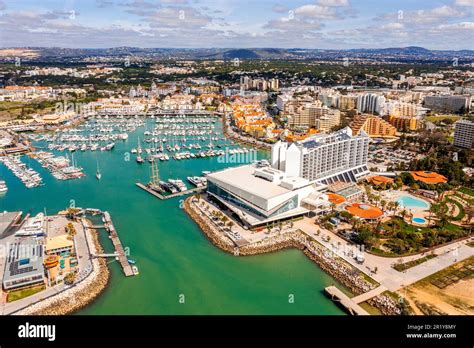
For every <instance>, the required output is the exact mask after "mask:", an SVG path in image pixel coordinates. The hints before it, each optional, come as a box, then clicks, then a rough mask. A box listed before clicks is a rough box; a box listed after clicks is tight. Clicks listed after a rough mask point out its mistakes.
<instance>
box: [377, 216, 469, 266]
mask: <svg viewBox="0 0 474 348" xmlns="http://www.w3.org/2000/svg"><path fill="white" fill-rule="evenodd" d="M381 228H382V230H384V231H385V232H384V233H383V234H381V235H374V237H375V238H376V242H375V243H374V247H373V248H372V249H370V251H371V252H374V253H375V254H378V255H383V256H403V255H409V254H412V253H418V252H422V251H424V250H427V249H428V248H430V247H435V246H439V245H442V244H445V243H447V242H450V241H452V240H455V239H458V238H461V237H465V236H466V231H465V230H464V229H463V228H462V227H460V226H458V225H454V224H451V223H447V224H446V225H445V226H444V227H440V226H436V227H430V228H428V227H418V226H413V225H412V224H409V223H407V222H405V221H404V220H402V219H401V218H399V217H396V218H393V219H391V220H389V221H386V222H384V223H383V224H381ZM411 267H412V266H411Z"/></svg>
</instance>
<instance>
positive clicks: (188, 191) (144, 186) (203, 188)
mask: <svg viewBox="0 0 474 348" xmlns="http://www.w3.org/2000/svg"><path fill="white" fill-rule="evenodd" d="M135 185H137V186H138V187H139V188H141V189H142V190H145V191H146V192H148V193H150V194H152V195H153V196H155V197H158V198H159V199H162V200H165V199H170V198H175V197H180V196H185V195H188V194H191V193H195V192H201V191H203V190H205V189H206V188H205V187H195V188H192V189H189V190H186V191H180V192H176V193H171V194H169V195H164V194H162V193H160V192H158V191H156V190H152V189H151V188H150V187H148V186H147V185H144V184H142V183H140V182H137V183H135Z"/></svg>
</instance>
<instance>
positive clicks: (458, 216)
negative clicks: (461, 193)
mask: <svg viewBox="0 0 474 348" xmlns="http://www.w3.org/2000/svg"><path fill="white" fill-rule="evenodd" d="M446 202H450V203H453V204H455V205H456V206H457V207H458V209H459V214H458V215H456V216H453V220H455V221H461V220H462V219H464V215H466V214H465V213H464V207H463V205H462V204H461V203H459V202H458V201H455V200H454V199H451V198H448V197H446Z"/></svg>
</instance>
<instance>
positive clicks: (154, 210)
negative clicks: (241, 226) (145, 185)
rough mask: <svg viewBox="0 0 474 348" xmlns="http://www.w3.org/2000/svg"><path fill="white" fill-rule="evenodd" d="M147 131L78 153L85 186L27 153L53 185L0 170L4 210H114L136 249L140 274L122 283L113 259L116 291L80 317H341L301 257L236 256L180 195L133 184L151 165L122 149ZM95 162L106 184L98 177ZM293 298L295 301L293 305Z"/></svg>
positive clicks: (177, 167) (176, 167)
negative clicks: (164, 196)
mask: <svg viewBox="0 0 474 348" xmlns="http://www.w3.org/2000/svg"><path fill="white" fill-rule="evenodd" d="M149 122H150V121H149ZM150 125H151V123H150ZM143 131H144V128H141V129H139V130H137V132H136V133H135V134H130V137H129V139H128V140H127V141H126V142H121V141H120V142H117V145H116V148H115V149H114V150H113V151H112V152H100V151H99V152H76V153H75V159H76V160H77V162H78V164H79V165H80V166H82V167H83V168H84V170H85V173H86V175H87V176H86V177H84V178H82V179H79V180H71V181H59V180H56V179H54V178H53V177H52V175H51V174H49V172H47V171H46V170H45V169H43V168H42V167H41V166H40V165H39V164H38V163H37V162H36V161H35V160H32V159H29V158H27V157H23V158H22V160H23V161H24V162H26V163H28V164H29V165H31V167H33V168H34V169H35V170H37V171H38V172H39V173H40V174H41V176H42V177H43V179H44V182H45V184H46V185H45V186H42V187H39V188H35V189H26V188H25V187H24V186H23V184H22V183H21V182H20V181H19V180H18V179H17V178H15V177H14V176H13V175H12V174H11V173H10V172H9V171H8V170H7V168H6V167H4V166H3V165H1V164H0V177H1V178H2V179H3V180H6V182H7V185H8V187H9V190H8V192H7V194H6V195H5V196H4V197H2V198H0V209H2V210H9V211H12V210H22V211H23V212H25V213H26V212H30V213H33V214H35V213H38V212H41V211H44V210H45V209H46V211H47V213H48V214H54V213H56V212H57V211H59V210H62V209H64V208H66V207H68V206H69V205H70V204H71V203H73V204H75V206H77V207H88V208H99V209H102V210H108V211H109V212H110V213H111V215H112V218H113V220H114V224H115V226H116V228H117V231H118V233H119V235H120V238H121V240H122V242H123V244H124V246H125V247H129V248H130V252H131V255H130V257H131V258H132V259H134V260H135V261H136V262H137V266H138V268H139V270H140V275H139V276H136V277H130V278H125V277H124V276H123V275H122V271H121V269H120V268H119V266H118V264H117V263H116V261H111V263H110V265H109V266H110V269H111V281H110V285H109V287H108V288H107V289H106V291H105V292H104V293H103V294H102V295H101V296H100V297H99V298H98V299H97V300H96V301H95V302H93V303H92V304H91V305H90V306H88V307H87V308H85V309H84V310H82V311H81V312H79V314H338V315H341V314H344V312H343V311H342V310H341V309H340V308H339V307H337V306H336V305H335V304H334V303H333V302H332V301H331V300H329V299H328V298H327V297H326V296H325V295H324V294H323V289H324V287H325V286H328V285H331V284H338V283H337V282H336V281H335V280H334V279H333V278H331V277H330V276H328V275H327V274H326V273H325V272H323V271H322V270H321V269H319V268H318V267H317V266H316V265H315V264H314V263H313V262H311V261H309V260H308V259H307V258H306V257H305V256H304V255H303V254H302V253H301V252H300V251H298V250H286V251H281V252H278V253H273V254H269V255H259V256H252V257H235V256H233V255H229V254H227V253H224V252H222V251H220V250H219V249H217V248H216V247H214V246H213V245H212V244H211V243H210V242H209V241H208V240H207V239H206V238H205V237H204V236H203V234H202V233H201V231H200V230H199V228H198V227H197V226H196V225H195V223H194V222H193V221H192V220H190V219H189V218H188V216H187V215H186V213H185V212H184V211H183V210H182V208H181V203H182V202H181V198H175V199H171V200H167V201H161V200H159V199H157V198H155V197H153V196H151V195H150V194H148V193H146V192H144V191H143V190H141V189H139V188H138V187H136V186H135V182H137V181H142V182H147V181H148V180H149V175H150V169H149V165H148V164H143V165H141V166H140V165H138V164H137V163H135V161H134V159H133V157H132V160H131V161H126V160H125V159H126V158H127V156H125V153H126V152H128V151H130V149H131V148H133V147H135V146H136V145H137V135H142V134H143ZM259 156H261V157H262V156H264V154H262V153H260V154H259ZM97 159H99V161H100V167H101V172H102V180H101V181H97V180H96V179H95V176H94V174H95V170H96V160H97ZM232 165H236V164H232ZM159 166H160V173H161V176H162V177H164V178H169V177H174V178H176V177H179V178H181V179H185V178H186V176H189V175H200V174H201V172H202V171H203V170H216V169H219V168H224V167H227V166H229V164H225V163H219V161H218V159H217V158H205V159H191V160H182V161H175V160H170V161H168V162H159ZM101 233H105V232H101ZM100 239H101V241H102V242H103V243H102V244H103V245H104V247H105V249H106V251H110V250H112V246H111V243H110V241H109V239H108V238H107V236H106V235H105V234H101V238H100ZM181 295H184V299H185V302H184V303H180V301H179V299H180V298H181V299H182V296H181ZM291 295H293V296H294V303H289V298H290V296H291ZM180 296H181V297H180Z"/></svg>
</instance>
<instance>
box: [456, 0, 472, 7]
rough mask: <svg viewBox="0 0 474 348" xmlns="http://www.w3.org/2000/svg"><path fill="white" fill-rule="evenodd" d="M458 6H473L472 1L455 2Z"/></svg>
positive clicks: (457, 0)
mask: <svg viewBox="0 0 474 348" xmlns="http://www.w3.org/2000/svg"><path fill="white" fill-rule="evenodd" d="M455 4H456V5H458V6H474V0H456V2H455Z"/></svg>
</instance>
